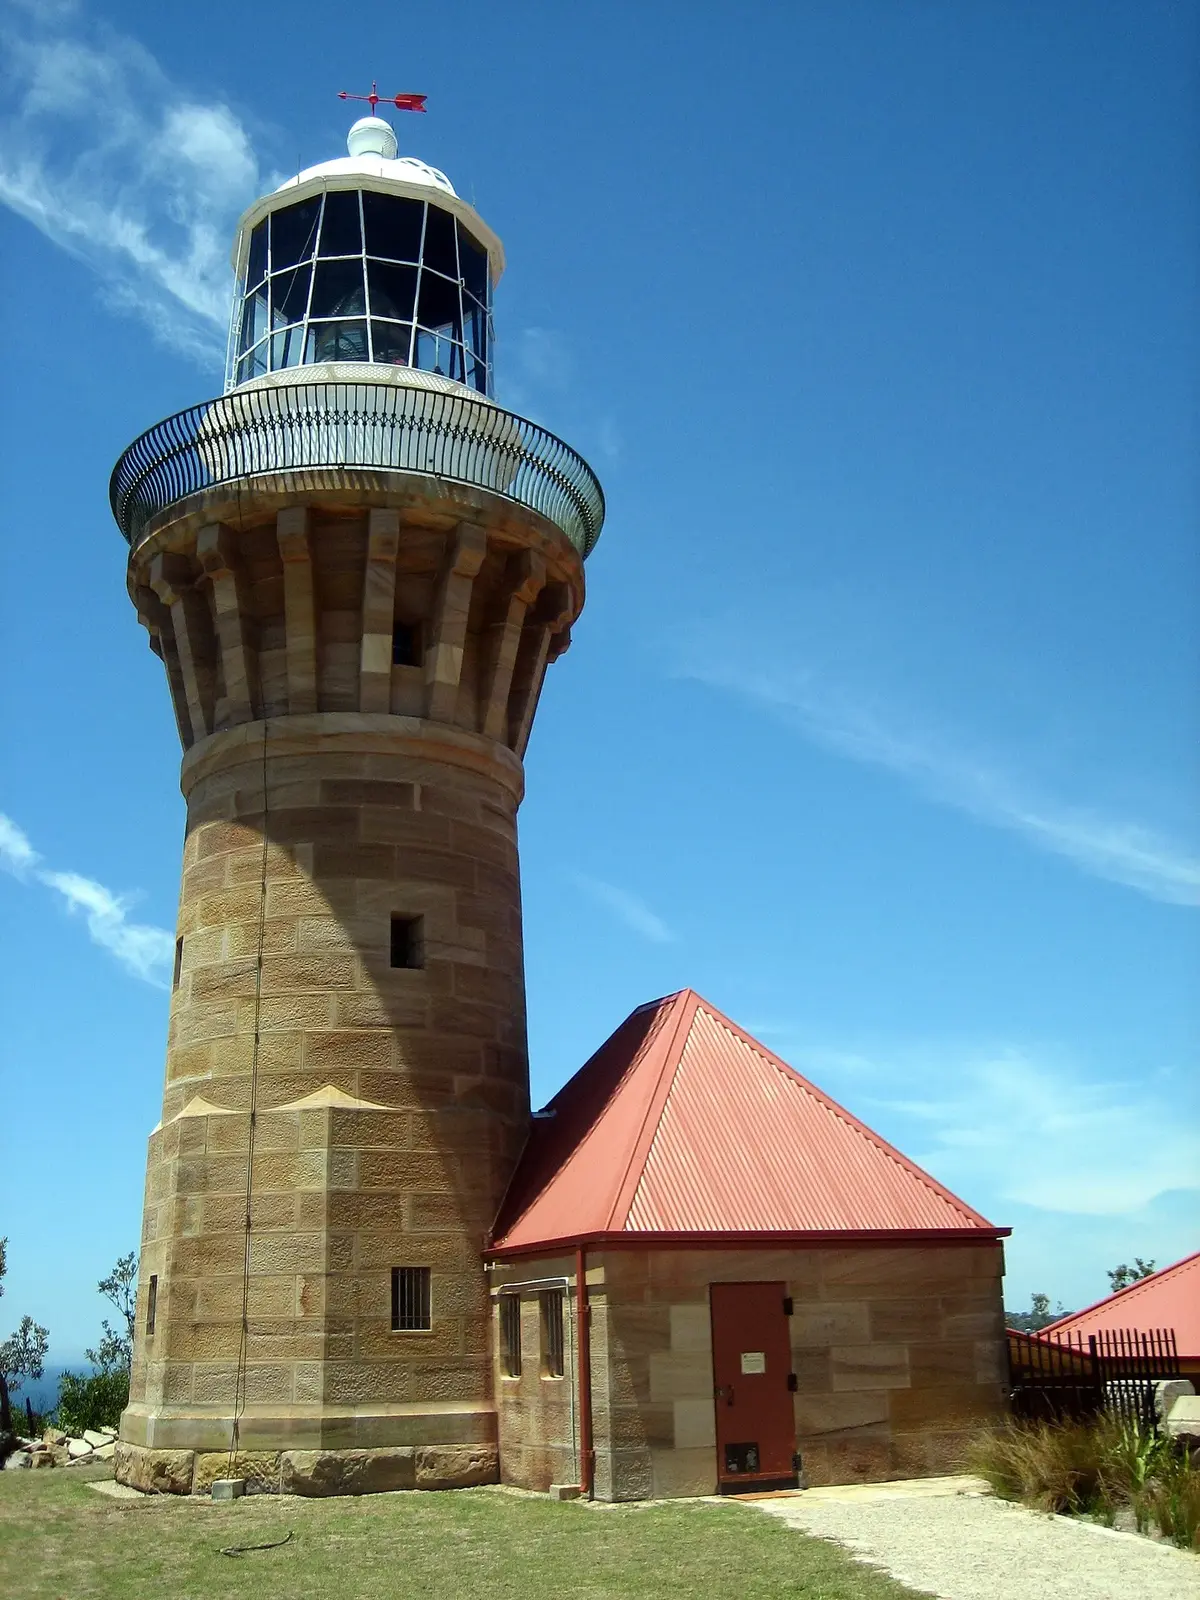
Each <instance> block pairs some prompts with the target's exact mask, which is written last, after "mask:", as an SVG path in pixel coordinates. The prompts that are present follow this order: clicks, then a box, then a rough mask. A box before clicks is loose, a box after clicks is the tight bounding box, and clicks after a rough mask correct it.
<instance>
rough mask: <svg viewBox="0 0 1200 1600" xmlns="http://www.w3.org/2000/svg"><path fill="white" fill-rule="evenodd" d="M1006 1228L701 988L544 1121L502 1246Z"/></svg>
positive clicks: (650, 1014) (625, 1041)
mask: <svg viewBox="0 0 1200 1600" xmlns="http://www.w3.org/2000/svg"><path fill="white" fill-rule="evenodd" d="M980 1232H982V1233H984V1234H986V1235H987V1236H989V1237H996V1236H998V1235H999V1234H1001V1233H1006V1232H1008V1230H1007V1229H997V1228H993V1227H992V1225H991V1224H990V1223H989V1222H987V1221H986V1220H985V1219H984V1218H983V1217H981V1216H980V1215H979V1213H978V1212H977V1211H972V1209H971V1208H970V1206H968V1205H965V1204H964V1203H963V1202H962V1201H961V1200H958V1199H956V1198H955V1197H954V1195H952V1194H951V1193H950V1191H949V1190H948V1189H944V1188H943V1187H942V1185H941V1184H939V1183H937V1182H936V1181H935V1180H934V1179H933V1178H931V1177H930V1176H929V1175H928V1173H925V1172H922V1171H921V1169H920V1168H919V1167H917V1166H914V1164H913V1163H912V1162H911V1161H909V1160H907V1158H906V1157H904V1156H902V1155H901V1154H900V1152H899V1151H898V1150H894V1149H893V1148H892V1147H891V1145H889V1144H886V1143H885V1142H884V1140H882V1139H881V1138H879V1136H878V1135H877V1134H874V1133H872V1132H871V1130H870V1129H869V1128H868V1127H866V1126H864V1124H863V1123H861V1122H859V1121H858V1119H857V1118H856V1117H852V1116H851V1115H850V1113H849V1112H848V1111H845V1110H843V1109H842V1107H841V1106H839V1105H837V1104H836V1103H835V1102H834V1101H833V1100H831V1099H830V1098H829V1096H828V1095H826V1094H823V1093H822V1091H821V1090H820V1089H818V1088H817V1087H816V1086H815V1085H814V1084H811V1083H809V1082H808V1080H807V1079H805V1078H802V1077H801V1076H800V1074H799V1073H798V1072H794V1071H793V1070H792V1068H791V1067H789V1066H788V1065H787V1064H786V1063H785V1062H783V1061H781V1060H780V1059H779V1058H778V1056H775V1055H772V1053H771V1052H770V1051H769V1050H768V1049H766V1048H765V1046H763V1045H761V1044H759V1043H758V1042H757V1041H756V1040H755V1039H752V1038H751V1037H750V1035H749V1034H747V1033H745V1032H744V1031H743V1030H742V1029H741V1028H739V1027H738V1026H737V1024H736V1023H734V1022H731V1021H730V1020H729V1018H728V1017H725V1016H723V1015H722V1014H721V1012H719V1011H718V1010H717V1009H716V1007H715V1006H711V1005H709V1004H708V1002H707V1001H706V1000H702V999H701V998H700V996H699V995H697V994H695V993H694V992H693V991H692V990H690V989H684V990H681V991H680V993H679V994H675V995H669V996H667V998H666V999H663V1000H656V1001H653V1002H652V1003H651V1004H650V1005H646V1006H642V1007H640V1008H639V1009H638V1010H637V1011H635V1012H634V1013H633V1014H632V1016H629V1017H627V1018H626V1020H625V1021H624V1022H623V1023H622V1024H621V1026H620V1027H619V1028H618V1029H617V1031H616V1032H615V1033H614V1034H613V1035H612V1037H611V1038H610V1039H609V1040H608V1041H607V1042H606V1043H605V1044H603V1045H602V1046H601V1047H600V1049H599V1050H598V1051H597V1052H596V1054H595V1055H594V1056H593V1057H592V1058H591V1060H590V1061H589V1062H588V1063H587V1064H586V1065H585V1066H584V1067H582V1068H581V1069H580V1070H579V1071H578V1072H577V1073H576V1074H575V1076H574V1077H573V1078H572V1079H571V1080H570V1082H569V1083H567V1084H565V1085H564V1087H563V1088H562V1089H561V1090H560V1091H559V1092H558V1094H557V1095H555V1097H554V1099H553V1100H551V1102H550V1104H549V1105H548V1106H547V1107H546V1110H545V1111H544V1112H542V1113H541V1114H540V1115H539V1116H538V1117H537V1118H536V1119H535V1121H534V1126H533V1133H532V1135H531V1138H530V1141H529V1144H528V1145H527V1147H526V1150H525V1153H524V1155H523V1156H522V1158H521V1161H520V1163H519V1165H518V1169H517V1172H516V1175H515V1177H514V1179H513V1182H512V1184H511V1185H510V1187H509V1192H508V1195H507V1196H506V1198H505V1202H504V1205H503V1206H502V1208H501V1212H500V1216H499V1217H498V1218H497V1221H496V1229H495V1236H494V1237H495V1245H494V1248H495V1249H496V1251H497V1252H500V1251H505V1250H527V1249H529V1248H530V1247H531V1246H533V1245H544V1244H549V1243H555V1242H562V1243H565V1242H568V1241H574V1240H577V1239H599V1238H605V1237H607V1238H613V1237H616V1236H620V1237H623V1238H625V1239H627V1240H632V1239H635V1238H637V1237H639V1236H642V1237H644V1236H647V1235H651V1234H654V1235H664V1234H668V1235H672V1236H683V1237H687V1236H692V1237H710V1236H714V1235H724V1234H729V1235H737V1236H743V1235H763V1234H775V1235H779V1234H784V1235H792V1236H795V1235H805V1236H813V1235H821V1234H827V1233H838V1234H846V1233H853V1234H858V1235H868V1236H869V1235H877V1234H880V1235H882V1234H888V1235H891V1234H907V1235H929V1236H942V1235H946V1234H952V1235H954V1236H956V1237H960V1238H961V1237H962V1236H963V1235H964V1234H967V1235H970V1234H976V1235H978V1234H979V1233H980Z"/></svg>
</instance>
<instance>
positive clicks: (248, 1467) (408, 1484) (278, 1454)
mask: <svg viewBox="0 0 1200 1600" xmlns="http://www.w3.org/2000/svg"><path fill="white" fill-rule="evenodd" d="M114 1466H115V1472H116V1479H117V1482H118V1483H124V1484H128V1485H129V1487H130V1488H133V1489H140V1490H142V1491H143V1493H146V1494H197V1495H207V1494H209V1493H210V1492H211V1490H212V1486H213V1484H214V1483H216V1482H217V1481H219V1480H222V1479H227V1478H228V1477H230V1475H231V1474H233V1475H235V1476H236V1477H238V1478H239V1479H243V1480H244V1481H245V1485H246V1490H245V1492H246V1493H247V1494H297V1495H305V1496H308V1497H310V1498H312V1497H323V1496H327V1495H342V1494H352V1495H353V1494H386V1493H389V1492H391V1491H393V1490H396V1489H473V1488H476V1487H478V1486H479V1485H480V1484H485V1483H499V1481H500V1458H499V1452H498V1450H497V1448H496V1446H495V1444H464V1445H401V1446H397V1447H391V1448H388V1447H384V1448H381V1449H377V1450H237V1451H234V1453H233V1455H232V1456H231V1455H230V1453H229V1451H228V1450H159V1449H153V1448H150V1447H147V1446H145V1445H138V1444H129V1443H127V1442H126V1441H125V1440H121V1441H120V1442H119V1443H118V1445H117V1448H116V1452H115V1456H114Z"/></svg>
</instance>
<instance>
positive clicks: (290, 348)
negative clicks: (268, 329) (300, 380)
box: [271, 327, 304, 372]
mask: <svg viewBox="0 0 1200 1600" xmlns="http://www.w3.org/2000/svg"><path fill="white" fill-rule="evenodd" d="M303 352H304V329H303V328H300V327H297V328H286V329H285V330H284V331H283V332H282V333H277V334H275V335H274V336H273V337H272V339H271V371H272V372H278V371H280V369H281V368H283V367H298V366H300V364H301V357H302V355H303Z"/></svg>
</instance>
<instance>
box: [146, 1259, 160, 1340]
mask: <svg viewBox="0 0 1200 1600" xmlns="http://www.w3.org/2000/svg"><path fill="white" fill-rule="evenodd" d="M157 1311H158V1274H157V1273H155V1272H152V1273H151V1274H150V1285H149V1287H148V1289H147V1290H146V1332H147V1333H153V1332H154V1317H155V1313H156V1312H157Z"/></svg>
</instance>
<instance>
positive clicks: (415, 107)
mask: <svg viewBox="0 0 1200 1600" xmlns="http://www.w3.org/2000/svg"><path fill="white" fill-rule="evenodd" d="M338 99H339V100H365V101H366V102H367V104H368V105H369V106H370V107H371V115H372V116H374V115H375V107H376V106H378V105H381V104H382V105H385V106H388V105H390V106H395V108H396V110H397V111H424V109H425V100H426V96H425V95H423V94H397V95H393V96H392V98H391V99H390V100H389V99H388V97H387V95H385V94H384V95H381V94H377V93H376V86H375V83H374V81H373V80H372V83H371V92H370V94H347V93H346V91H345V89H342V90H341V91H340V92H339V93H338Z"/></svg>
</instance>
